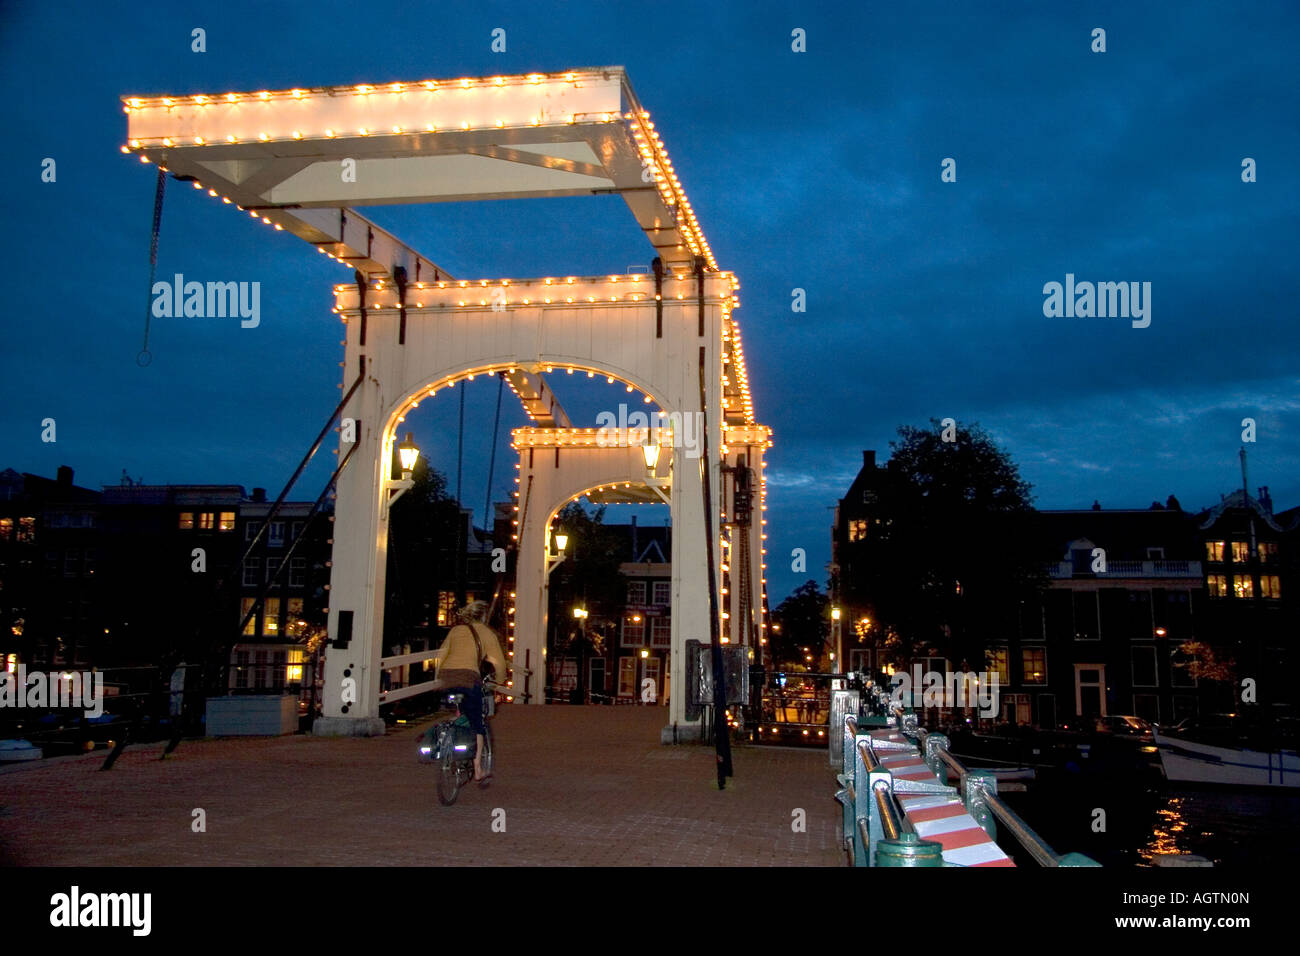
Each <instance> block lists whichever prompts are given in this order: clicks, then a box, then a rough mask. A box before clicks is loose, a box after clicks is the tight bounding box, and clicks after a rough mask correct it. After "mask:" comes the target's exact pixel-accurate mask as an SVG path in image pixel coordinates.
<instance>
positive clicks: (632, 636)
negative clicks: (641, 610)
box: [623, 614, 645, 647]
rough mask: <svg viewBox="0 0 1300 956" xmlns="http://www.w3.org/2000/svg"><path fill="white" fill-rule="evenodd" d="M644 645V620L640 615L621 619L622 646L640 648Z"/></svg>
mask: <svg viewBox="0 0 1300 956" xmlns="http://www.w3.org/2000/svg"><path fill="white" fill-rule="evenodd" d="M644 644H645V618H643V617H641V615H639V614H637V615H633V616H632V617H625V618H623V646H624V647H642V646H644Z"/></svg>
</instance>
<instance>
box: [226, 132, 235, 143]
mask: <svg viewBox="0 0 1300 956" xmlns="http://www.w3.org/2000/svg"><path fill="white" fill-rule="evenodd" d="M226 142H227V143H233V142H235V134H234V133H231V134H230V135H229V136H227V137H226Z"/></svg>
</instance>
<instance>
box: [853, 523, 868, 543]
mask: <svg viewBox="0 0 1300 956" xmlns="http://www.w3.org/2000/svg"><path fill="white" fill-rule="evenodd" d="M869 524H870V522H869V521H868V520H867V519H866V518H853V519H851V520H850V521H849V540H850V541H862V540H863V539H864V538H866V536H867V526H868V525H869Z"/></svg>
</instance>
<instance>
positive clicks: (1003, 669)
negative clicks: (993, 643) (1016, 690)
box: [988, 647, 1011, 687]
mask: <svg viewBox="0 0 1300 956" xmlns="http://www.w3.org/2000/svg"><path fill="white" fill-rule="evenodd" d="M988 668H989V673H990V674H997V675H998V684H999V686H1002V687H1006V686H1007V685H1008V684H1010V683H1011V669H1010V668H1009V667H1008V666H1007V649H1006V648H1005V647H995V648H994V649H993V650H991V651H989V663H988Z"/></svg>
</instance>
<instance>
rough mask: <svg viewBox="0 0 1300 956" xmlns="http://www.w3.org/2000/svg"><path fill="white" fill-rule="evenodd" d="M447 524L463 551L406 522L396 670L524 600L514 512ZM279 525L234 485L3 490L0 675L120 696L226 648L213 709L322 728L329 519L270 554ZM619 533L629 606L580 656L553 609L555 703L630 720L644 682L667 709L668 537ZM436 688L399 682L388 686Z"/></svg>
mask: <svg viewBox="0 0 1300 956" xmlns="http://www.w3.org/2000/svg"><path fill="white" fill-rule="evenodd" d="M450 507H451V509H452V510H453V511H455V512H457V513H458V514H459V522H460V523H461V524H462V525H463V527H460V528H458V529H457V530H456V532H455V533H451V532H450V531H449V530H448V528H449V524H448V522H447V521H446V520H444V519H445V517H446V516H445V514H444V515H443V516H442V518H441V519H438V520H437V521H432V520H430V521H426V522H425V524H426V525H427V527H425V526H420V527H410V526H399V525H397V522H398V521H400V520H401V519H400V518H399V517H398V516H397V515H396V514H395V517H394V523H395V528H394V535H395V536H397V535H400V536H401V539H400V541H397V539H396V538H395V542H396V543H395V546H394V547H393V548H392V549H390V560H395V561H397V562H398V563H399V564H400V565H401V567H399V568H394V569H392V572H391V573H390V574H389V575H388V576H387V577H388V581H389V585H390V590H391V591H392V592H393V593H390V595H389V601H388V612H389V613H388V614H387V615H386V632H387V633H386V640H387V643H388V645H389V646H388V648H387V649H388V651H389V652H411V651H419V650H425V649H431V648H436V647H437V646H438V645H439V644H440V643H441V641H442V639H443V637H444V636H445V634H446V630H447V628H448V627H449V626H450V625H451V624H452V623H454V620H453V615H454V610H455V608H456V607H457V606H458V605H459V604H461V603H463V602H465V601H469V600H475V599H484V600H489V601H490V600H491V599H492V598H493V596H494V595H498V596H499V594H500V592H501V591H502V590H503V589H511V588H513V585H512V584H511V582H510V578H509V574H508V573H507V574H506V575H505V576H501V575H499V574H497V573H495V572H494V571H493V570H492V568H491V564H492V549H493V541H494V539H495V540H501V541H503V542H505V543H506V544H507V546H508V543H509V541H510V530H511V528H510V518H511V516H512V511H513V509H512V508H511V506H510V505H508V504H504V503H503V504H499V505H497V507H496V509H495V513H494V519H495V520H494V527H493V528H492V529H480V528H477V527H474V525H473V523H472V520H471V514H470V512H469V511H468V510H465V509H460V508H458V507H456V506H455V505H454V504H453V505H451V506H450ZM271 509H272V503H271V502H269V501H268V500H267V496H266V494H265V491H264V490H263V489H260V488H254V489H252V491H251V493H250V492H248V491H246V490H245V488H244V487H243V486H241V485H234V484H231V485H217V484H212V485H199V484H193V485H178V484H172V485H145V484H142V483H140V482H135V481H132V480H131V479H129V478H127V477H125V476H123V479H122V481H121V482H120V483H119V484H117V485H108V486H103V487H101V488H99V489H92V488H86V487H82V486H80V485H77V484H76V483H75V481H74V474H73V471H72V469H71V468H68V467H60V468H59V469H58V473H57V475H56V477H54V478H52V479H51V478H45V477H42V476H39V475H32V474H19V473H18V472H16V471H14V470H12V469H9V470H6V471H4V472H0V668H4V669H8V670H10V671H13V670H15V669H16V668H17V666H18V665H19V664H23V665H25V666H26V667H27V668H28V670H29V671H31V670H61V669H84V668H88V667H97V668H100V669H106V670H107V671H108V682H109V684H110V685H112V684H113V683H114V670H115V669H116V670H120V671H122V672H123V674H124V675H125V674H126V672H127V671H129V670H130V669H131V668H133V667H140V668H142V669H147V668H157V667H159V666H166V667H171V666H174V665H175V664H176V663H179V662H181V661H186V662H187V663H189V664H190V665H193V664H195V663H196V662H199V661H203V662H205V663H211V662H210V661H208V659H207V655H208V654H209V653H210V651H211V649H212V648H214V647H216V648H221V649H222V650H224V651H228V653H227V654H226V655H225V656H224V658H223V659H222V660H221V661H219V662H218V666H222V667H223V670H224V673H222V674H221V675H219V676H218V677H216V678H215V679H216V681H217V684H216V685H215V686H214V682H213V679H212V677H211V676H210V675H209V677H208V678H206V679H205V684H206V685H207V689H208V690H209V691H213V690H215V689H217V688H218V687H224V689H225V690H226V691H228V692H229V693H295V694H298V695H299V696H300V700H301V707H300V709H301V712H302V713H303V714H304V716H306V715H308V714H310V712H311V711H312V710H314V703H315V701H316V700H317V699H318V695H319V684H320V680H321V675H323V667H322V666H321V664H322V661H323V656H322V655H323V654H324V653H326V651H327V642H326V641H325V621H326V617H327V610H328V605H329V600H328V595H329V589H328V586H329V567H330V556H331V551H332V548H333V540H332V534H331V528H332V521H333V519H332V516H331V512H330V509H329V508H328V507H325V508H323V509H321V510H319V511H318V510H316V508H315V506H314V503H312V502H285V503H283V504H282V505H281V506H280V508H279V510H278V511H277V513H276V514H275V516H274V518H273V520H271V522H270V523H269V525H267V527H266V528H265V532H264V533H262V534H261V537H260V538H258V535H259V532H261V531H262V526H263V525H264V524H266V519H267V516H268V514H269V513H270V512H271ZM451 520H452V522H455V521H456V520H457V519H455V518H452V519H451ZM415 523H417V524H418V523H419V522H415ZM607 530H609V531H610V532H611V533H612V535H613V536H614V540H615V541H616V542H617V543H618V548H619V557H620V558H621V559H622V560H621V562H620V564H619V568H620V571H621V572H622V573H623V575H624V576H625V578H626V589H625V597H626V603H625V605H624V606H622V607H617V608H608V609H606V611H607V613H606V614H605V615H604V616H603V617H602V618H601V619H599V620H591V621H590V626H591V629H592V630H591V633H590V634H589V635H588V634H583V635H582V636H589V637H591V638H594V640H591V641H585V642H583V641H575V640H574V639H573V638H574V637H575V636H578V635H577V634H575V631H584V632H585V631H586V628H587V625H588V621H581V622H579V621H578V620H577V619H575V618H573V617H572V614H571V611H572V609H571V608H570V607H568V606H567V605H566V604H564V600H565V598H564V596H563V595H562V594H558V593H557V595H556V606H555V608H554V609H553V613H552V628H551V630H552V633H551V635H550V644H551V650H552V653H551V654H550V665H551V666H550V667H549V673H548V685H549V686H548V689H547V694H548V696H550V697H552V698H553V699H563V700H570V699H573V692H574V691H575V689H581V691H582V697H583V699H584V700H586V701H591V702H596V703H604V702H618V701H624V702H631V701H633V700H639V699H640V690H641V688H642V686H643V681H644V680H645V679H647V678H648V679H649V680H651V681H653V682H654V686H655V687H656V688H657V693H656V698H657V700H658V701H660V702H662V700H663V699H664V698H665V697H666V694H667V683H668V661H669V654H668V650H669V634H670V621H671V583H670V582H671V570H670V565H669V563H668V555H669V554H671V538H670V529H669V528H667V527H638V526H637V525H636V522H635V520H634V521H633V522H632V523H631V524H628V525H622V526H612V527H610V528H609V529H607ZM255 539H256V540H255ZM399 555H400V556H401V557H400V558H399V557H398V556H399ZM509 566H510V567H511V568H513V560H511V561H510V562H509ZM569 603H573V602H572V601H569ZM506 604H508V602H507V601H504V600H499V601H497V602H496V607H497V615H496V617H495V619H494V622H493V623H494V625H495V626H496V627H497V628H498V630H499V631H500V632H501V633H502V634H503V635H505V636H507V637H509V636H510V632H511V628H510V626H509V623H508V620H507V617H506ZM579 672H581V675H582V681H581V682H580V681H579V679H578V678H579ZM431 676H432V674H412V673H410V671H409V670H408V671H405V672H401V671H399V672H394V673H393V674H390V675H388V676H387V678H386V681H385V683H386V685H387V686H389V687H396V686H400V684H401V682H402V681H403V680H422V679H427V678H428V677H431ZM123 683H129V681H127V680H126V679H125V678H124V680H123Z"/></svg>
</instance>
